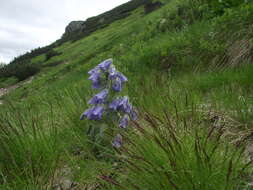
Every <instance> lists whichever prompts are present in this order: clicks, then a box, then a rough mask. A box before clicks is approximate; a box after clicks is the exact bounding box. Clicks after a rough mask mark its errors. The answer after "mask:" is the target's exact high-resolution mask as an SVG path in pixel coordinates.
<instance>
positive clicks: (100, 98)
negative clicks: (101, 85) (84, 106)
mask: <svg viewBox="0 0 253 190" xmlns="http://www.w3.org/2000/svg"><path fill="white" fill-rule="evenodd" d="M108 93H109V91H108V90H107V89H105V90H102V91H101V92H99V93H98V94H96V95H95V96H94V97H93V98H91V99H90V100H89V102H88V103H89V104H102V103H104V102H105V99H106V97H107V95H108Z"/></svg>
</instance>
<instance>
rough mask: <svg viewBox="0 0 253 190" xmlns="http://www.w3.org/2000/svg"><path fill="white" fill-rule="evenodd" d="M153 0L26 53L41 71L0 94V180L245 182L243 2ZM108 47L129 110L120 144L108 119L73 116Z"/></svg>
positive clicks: (205, 186)
mask: <svg viewBox="0 0 253 190" xmlns="http://www.w3.org/2000/svg"><path fill="white" fill-rule="evenodd" d="M224 2H225V4H224ZM163 3H164V6H162V7H161V8H160V9H157V10H155V11H153V12H151V13H149V14H146V13H145V9H144V6H140V7H139V8H137V9H135V10H133V11H132V12H131V14H130V15H129V16H127V17H126V18H124V19H120V20H117V21H115V22H113V23H111V24H110V25H108V26H106V27H104V28H101V29H99V30H97V31H95V32H93V33H92V34H90V35H88V36H85V37H83V38H81V39H79V40H76V41H74V42H70V41H68V42H65V43H63V44H61V45H60V46H57V47H54V49H53V51H54V52H55V53H56V54H55V55H54V56H51V57H50V59H47V55H46V54H41V55H39V56H36V57H33V58H32V59H31V62H30V63H29V64H31V65H32V64H40V66H41V68H40V72H38V73H37V74H36V75H35V76H34V78H33V81H32V82H31V83H27V84H24V85H22V86H20V87H19V88H16V89H15V90H13V91H11V92H9V93H8V94H6V95H5V96H3V97H2V101H3V102H4V104H3V105H0V108H1V110H0V128H1V132H0V142H1V143H0V144H1V145H0V146H1V148H0V174H1V175H0V187H1V188H2V189H31V190H33V189H52V188H55V189H57V188H58V189H91V190H93V189H94V190H95V189H105V190H106V189H108V190H113V189H115V190H116V189H127V190H135V189H136V190H139V189H145V190H163V189H164V190H168V189H171V190H174V189H175V190H177V189H180V190H210V189H217V190H225V189H227V190H232V189H242V190H243V189H250V188H252V187H250V184H252V183H251V181H252V179H251V178H252V165H251V162H252V159H251V158H252V145H251V144H252V143H251V141H252V125H253V122H252V121H253V108H252V107H253V106H252V105H253V97H252V94H253V86H252V84H253V66H252V55H253V54H252V39H253V36H252V34H253V33H252V29H253V28H252V26H253V22H252V21H253V3H251V2H250V1H248V2H245V1H222V2H220V1H212V2H210V1H205V0H200V1H192V0H189V1H188V0H170V1H163ZM108 58H113V60H114V65H115V66H116V68H117V69H118V70H119V71H121V72H122V73H123V74H124V75H126V76H127V77H128V83H127V84H126V85H125V86H124V90H123V91H122V92H121V94H122V95H125V94H127V95H128V96H129V99H130V100H131V102H132V103H133V105H134V106H135V107H136V109H137V110H138V120H137V121H131V122H130V125H129V127H128V129H127V130H125V131H123V132H122V136H123V147H121V148H119V149H116V148H112V146H111V143H110V142H111V141H112V139H113V138H114V133H115V132H116V131H117V130H118V127H117V126H113V125H112V126H111V127H110V128H109V131H106V132H105V133H103V132H101V131H100V132H97V131H96V130H94V131H93V132H90V129H91V127H90V126H93V125H96V122H93V121H89V120H87V119H85V120H83V121H80V120H79V118H80V115H81V114H82V113H83V111H84V110H85V109H86V108H88V107H89V106H88V105H87V101H88V100H89V99H90V97H92V95H93V94H94V93H95V91H94V90H93V89H91V84H90V81H89V80H87V78H88V77H89V75H88V73H87V72H88V71H89V70H90V69H92V68H94V67H95V66H96V65H97V64H99V63H100V62H101V61H103V60H105V59H108ZM12 80H15V79H13V78H8V80H6V79H2V81H0V84H1V86H6V83H8V84H10V83H12ZM105 119H106V118H105ZM105 137H106V138H107V139H106V140H105ZM108 139H109V140H108ZM107 140H108V141H107ZM108 142H109V143H108Z"/></svg>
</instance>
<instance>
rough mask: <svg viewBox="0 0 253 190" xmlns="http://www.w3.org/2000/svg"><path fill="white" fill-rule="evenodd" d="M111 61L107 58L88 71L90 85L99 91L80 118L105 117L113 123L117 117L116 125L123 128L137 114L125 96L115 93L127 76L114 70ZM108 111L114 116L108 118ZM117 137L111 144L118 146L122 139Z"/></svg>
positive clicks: (100, 118)
mask: <svg viewBox="0 0 253 190" xmlns="http://www.w3.org/2000/svg"><path fill="white" fill-rule="evenodd" d="M112 62H113V60H112V59H107V60H105V61H103V62H102V63H100V64H98V65H97V66H96V67H95V68H93V69H92V70H90V71H89V72H88V74H89V75H90V76H89V80H91V82H92V87H93V88H94V89H97V90H100V92H99V93H98V94H96V95H95V96H94V97H92V98H91V99H90V100H89V101H88V104H91V105H92V107H91V108H89V109H88V110H86V111H85V112H84V113H83V114H82V115H81V118H80V119H81V120H82V119H84V118H87V119H89V120H96V121H98V120H103V118H104V117H106V118H105V120H106V121H108V120H111V122H110V123H115V118H117V119H116V120H117V121H116V122H118V126H119V127H120V128H123V129H125V128H126V127H127V126H128V124H129V121H130V119H132V120H136V119H137V114H136V112H135V110H134V108H133V106H132V104H131V103H130V101H129V98H128V97H127V96H124V97H118V96H117V93H119V92H121V91H122V88H123V86H124V83H126V82H127V78H126V76H124V75H123V74H122V73H121V72H119V71H117V70H116V68H115V66H114V65H113V63H112ZM109 113H111V114H114V116H116V117H111V118H108V117H110V114H109ZM119 139H122V138H120V134H117V135H116V138H115V140H114V142H113V143H112V144H113V146H115V145H116V144H117V146H115V147H117V148H119V147H120V146H119V144H121V143H119V142H122V141H119ZM116 141H117V143H116Z"/></svg>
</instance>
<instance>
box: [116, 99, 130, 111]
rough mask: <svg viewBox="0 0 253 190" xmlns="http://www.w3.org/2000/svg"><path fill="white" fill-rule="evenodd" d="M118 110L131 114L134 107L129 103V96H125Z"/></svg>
mask: <svg viewBox="0 0 253 190" xmlns="http://www.w3.org/2000/svg"><path fill="white" fill-rule="evenodd" d="M118 109H119V110H121V111H123V112H125V113H130V112H131V110H132V105H131V104H130V103H129V99H128V97H127V96H124V97H123V98H122V100H121V101H120V103H119V104H118Z"/></svg>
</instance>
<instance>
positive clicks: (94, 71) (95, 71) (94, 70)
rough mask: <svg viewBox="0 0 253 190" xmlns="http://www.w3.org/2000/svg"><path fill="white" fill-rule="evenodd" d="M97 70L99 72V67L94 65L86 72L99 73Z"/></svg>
mask: <svg viewBox="0 0 253 190" xmlns="http://www.w3.org/2000/svg"><path fill="white" fill-rule="evenodd" d="M99 72H100V69H99V67H98V66H96V67H95V68H93V69H91V70H90V71H89V72H88V74H89V75H92V74H94V73H99Z"/></svg>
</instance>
